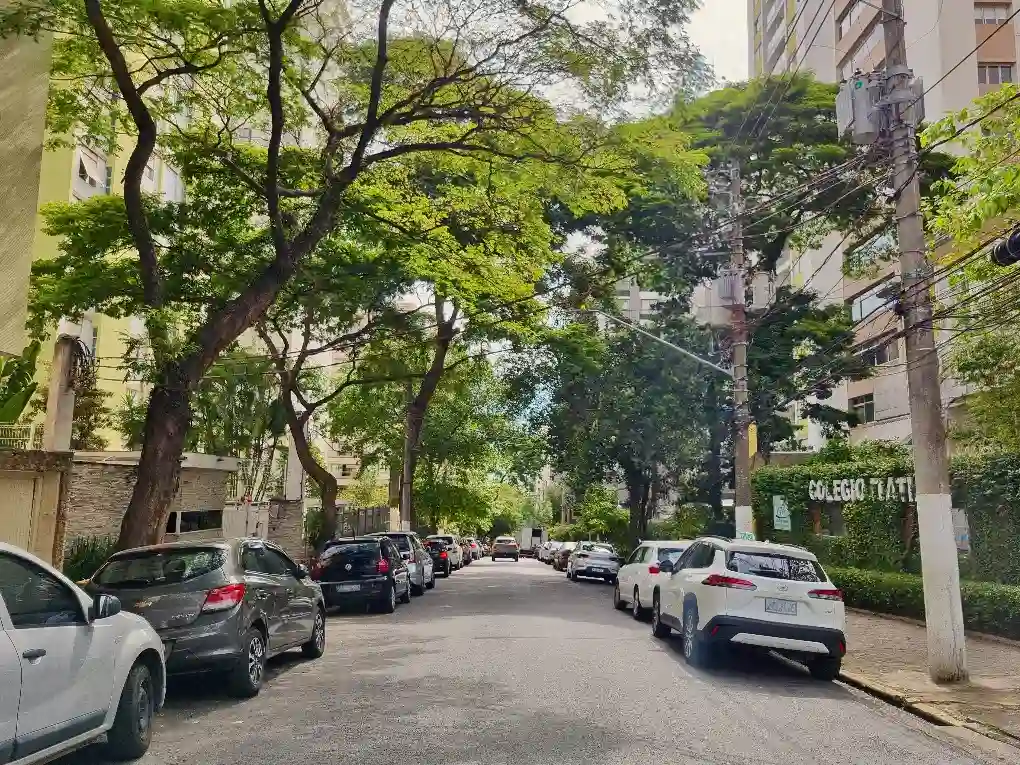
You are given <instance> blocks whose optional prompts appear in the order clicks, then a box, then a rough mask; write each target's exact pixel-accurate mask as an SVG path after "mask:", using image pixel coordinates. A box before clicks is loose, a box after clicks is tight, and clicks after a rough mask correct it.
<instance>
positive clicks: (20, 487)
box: [0, 470, 36, 550]
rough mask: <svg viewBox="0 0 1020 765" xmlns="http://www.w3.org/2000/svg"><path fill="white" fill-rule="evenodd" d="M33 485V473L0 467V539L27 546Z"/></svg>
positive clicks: (31, 511)
mask: <svg viewBox="0 0 1020 765" xmlns="http://www.w3.org/2000/svg"><path fill="white" fill-rule="evenodd" d="M35 487H36V481H35V473H26V472H22V471H17V470H0V497H3V501H2V502H0V542H7V543H9V544H13V545H17V546H18V547H22V548H24V549H26V550H27V549H29V547H31V543H32V518H33V517H34V516H35Z"/></svg>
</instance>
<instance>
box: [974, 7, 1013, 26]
mask: <svg viewBox="0 0 1020 765" xmlns="http://www.w3.org/2000/svg"><path fill="white" fill-rule="evenodd" d="M1009 14H1010V7H1009V3H998V4H996V5H975V6H974V21H975V22H976V23H978V24H992V25H993V26H997V25H999V24H1005V23H1006V19H1007V18H1009Z"/></svg>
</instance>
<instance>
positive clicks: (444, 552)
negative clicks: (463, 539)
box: [439, 550, 450, 558]
mask: <svg viewBox="0 0 1020 765" xmlns="http://www.w3.org/2000/svg"><path fill="white" fill-rule="evenodd" d="M439 557H440V558H449V557H450V556H449V555H447V553H446V550H443V551H441V552H440V553H439Z"/></svg>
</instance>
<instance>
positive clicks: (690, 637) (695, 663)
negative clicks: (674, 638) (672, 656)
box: [683, 605, 711, 667]
mask: <svg viewBox="0 0 1020 765" xmlns="http://www.w3.org/2000/svg"><path fill="white" fill-rule="evenodd" d="M683 643H684V659H685V660H686V661H687V663H688V664H690V665H691V666H692V667H703V666H705V665H707V664H708V663H709V659H710V657H711V649H710V647H709V646H708V645H707V644H706V643H705V642H704V641H703V640H702V639H701V637H700V636H699V635H698V609H697V607H696V606H693V605H692V606H687V608H685V609H684V636H683Z"/></svg>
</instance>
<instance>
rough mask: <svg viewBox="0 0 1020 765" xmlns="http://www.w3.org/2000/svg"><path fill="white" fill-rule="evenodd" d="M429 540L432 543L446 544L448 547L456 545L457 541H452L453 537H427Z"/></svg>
mask: <svg viewBox="0 0 1020 765" xmlns="http://www.w3.org/2000/svg"><path fill="white" fill-rule="evenodd" d="M429 539H431V540H432V541H434V542H442V543H444V544H448V545H452V544H456V543H457V540H456V539H454V538H453V537H429Z"/></svg>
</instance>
